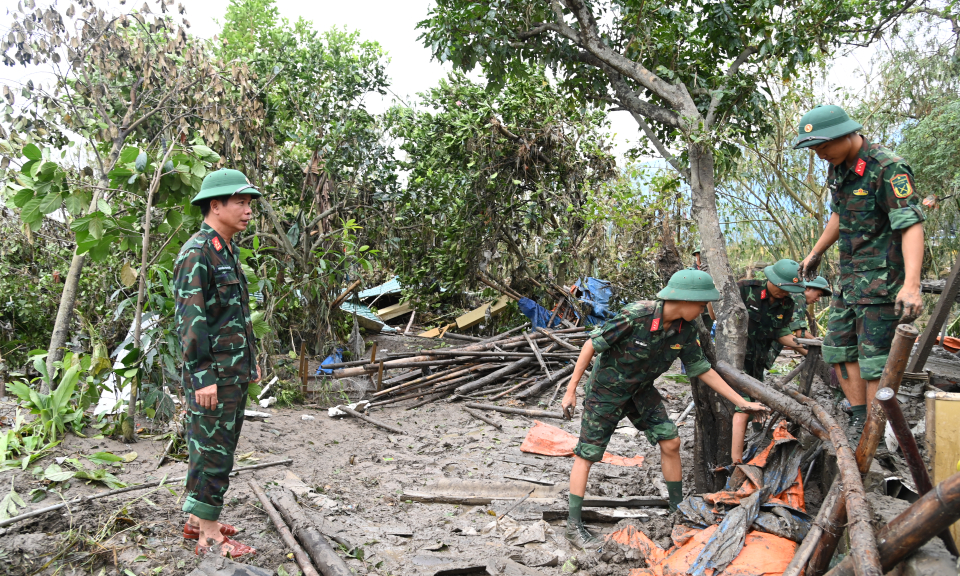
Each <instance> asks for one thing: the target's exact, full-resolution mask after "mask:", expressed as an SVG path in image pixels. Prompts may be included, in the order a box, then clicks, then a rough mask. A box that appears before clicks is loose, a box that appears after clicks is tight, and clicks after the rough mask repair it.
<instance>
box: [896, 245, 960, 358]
mask: <svg viewBox="0 0 960 576" xmlns="http://www.w3.org/2000/svg"><path fill="white" fill-rule="evenodd" d="M944 288H945V289H944V290H943V291H942V292H941V293H940V299H939V300H937V305H936V306H935V307H934V308H933V313H932V314H930V319H929V320H928V321H927V326H926V327H925V328H924V329H923V336H921V337H920V343H919V344H917V353H916V354H914V356H913V358H911V359H910V363H909V367H908V368H907V371H908V372H920V371H921V370H923V365H924V364H926V363H927V358H929V357H930V350H931V349H932V348H933V345H934V344H935V343H936V341H937V336H938V335H939V333H940V328H941V327H943V325H944V323H945V322H946V320H947V317H948V316H949V315H950V309H951V308H952V307H953V303H954V302H955V301H956V300H957V295H958V294H960V258H958V259H957V261H956V262H954V263H953V269H951V270H950V277H949V278H948V279H947V283H946V285H945V287H944Z"/></svg>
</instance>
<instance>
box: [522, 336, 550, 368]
mask: <svg viewBox="0 0 960 576" xmlns="http://www.w3.org/2000/svg"><path fill="white" fill-rule="evenodd" d="M523 337H524V338H525V339H526V340H527V344H528V345H529V346H530V349H531V350H533V355H534V356H536V357H537V362H539V363H540V368H541V369H543V371H544V372H546V374H547V378H549V377H550V369H549V368H547V363H546V362H544V361H543V354H541V353H540V348H538V347H537V343H536V342H534V341H533V340H532V339H531V338H530V335H529V334H526V333H524V335H523Z"/></svg>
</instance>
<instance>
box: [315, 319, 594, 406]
mask: <svg viewBox="0 0 960 576" xmlns="http://www.w3.org/2000/svg"><path fill="white" fill-rule="evenodd" d="M528 326H529V325H526V326H522V327H520V328H515V329H513V330H509V331H507V332H504V333H502V334H499V335H497V336H494V337H492V338H488V339H486V340H480V341H478V342H472V341H468V342H465V343H464V344H463V345H461V346H452V347H444V348H435V349H431V350H423V351H421V352H419V353H407V354H385V355H383V356H381V357H380V358H376V357H374V358H372V361H367V360H364V361H359V362H344V363H341V364H332V365H331V364H327V365H325V366H324V368H332V369H334V370H333V374H332V375H331V376H332V377H333V378H345V377H356V376H365V375H366V376H370V377H371V378H372V379H373V381H374V388H375V392H373V393H372V394H371V395H370V396H369V397H368V398H369V399H370V401H371V404H370V407H376V406H384V405H388V404H394V403H397V402H403V401H406V400H411V401H414V402H416V403H415V404H414V405H413V406H411V407H414V406H420V405H423V404H426V403H429V402H433V401H436V400H440V399H442V398H449V399H465V400H472V399H477V398H481V397H485V398H487V399H490V400H496V399H500V398H504V397H507V396H511V397H513V398H516V399H519V400H528V399H530V398H534V397H537V396H540V395H541V394H544V393H545V392H547V391H550V392H553V393H554V395H553V397H552V398H551V403H552V401H553V399H555V398H556V392H557V391H558V390H559V388H560V386H561V385H563V384H564V383H566V382H567V381H568V380H569V378H570V375H571V374H572V373H573V368H574V365H575V364H576V361H577V357H578V356H579V354H580V348H581V347H582V346H583V343H584V342H585V341H586V339H587V332H586V328H583V327H574V328H565V329H561V330H547V329H545V328H539V329H537V330H535V331H528V330H529V328H528Z"/></svg>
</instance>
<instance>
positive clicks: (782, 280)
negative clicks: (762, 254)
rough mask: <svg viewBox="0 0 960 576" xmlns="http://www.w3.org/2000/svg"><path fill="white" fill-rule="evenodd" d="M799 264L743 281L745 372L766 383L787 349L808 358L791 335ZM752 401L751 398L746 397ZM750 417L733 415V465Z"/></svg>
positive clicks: (801, 286)
mask: <svg viewBox="0 0 960 576" xmlns="http://www.w3.org/2000/svg"><path fill="white" fill-rule="evenodd" d="M799 266H800V265H799V264H797V263H796V262H795V261H794V260H788V259H786V258H785V259H783V260H779V261H777V263H776V264H774V265H773V266H767V267H766V268H764V269H763V273H764V275H765V276H766V277H767V279H766V280H741V281H739V282H737V285H738V286H739V287H740V297H741V298H742V299H743V304H744V305H745V306H746V307H747V316H748V318H749V320H748V322H747V352H746V356H745V357H744V360H743V371H744V372H746V373H747V374H749V375H750V376H753V377H754V378H756V379H757V380H759V381H761V382H763V373H764V371H765V370H767V369H768V368H770V367H771V366H773V363H774V362H775V361H776V359H777V356H778V355H779V354H780V351H781V350H783V347H784V346H790V347H791V348H795V349H797V350H798V351H799V352H800V353H801V354H803V355H806V354H807V351H806V349H804V348H801V347H800V344H799V343H798V342H797V340H796V338H795V337H794V336H793V334H792V333H791V332H790V322H791V320H792V319H793V311H794V302H793V299H792V298H790V295H791V294H801V293H803V291H804V283H803V281H802V280H800V269H799ZM744 399H745V400H747V401H749V400H750V397H749V396H744ZM749 421H750V416H749V415H748V414H746V413H744V412H742V411H741V410H739V409H738V410H737V413H736V414H734V415H733V442H732V444H731V446H730V457H731V458H732V459H733V461H734V462H740V460H741V459H742V458H743V439H744V437H745V436H746V432H747V422H749Z"/></svg>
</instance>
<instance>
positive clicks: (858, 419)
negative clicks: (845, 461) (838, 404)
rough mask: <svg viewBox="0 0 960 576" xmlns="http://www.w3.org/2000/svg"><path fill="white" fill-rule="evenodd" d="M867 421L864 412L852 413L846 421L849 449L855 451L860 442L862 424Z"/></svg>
mask: <svg viewBox="0 0 960 576" xmlns="http://www.w3.org/2000/svg"><path fill="white" fill-rule="evenodd" d="M866 423H867V416H866V415H865V414H857V413H854V414H853V415H852V416H850V420H848V421H847V440H849V441H850V449H851V450H853V451H854V452H856V451H857V446H858V445H859V444H860V435H861V434H863V426H864V425H865V424H866Z"/></svg>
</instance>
